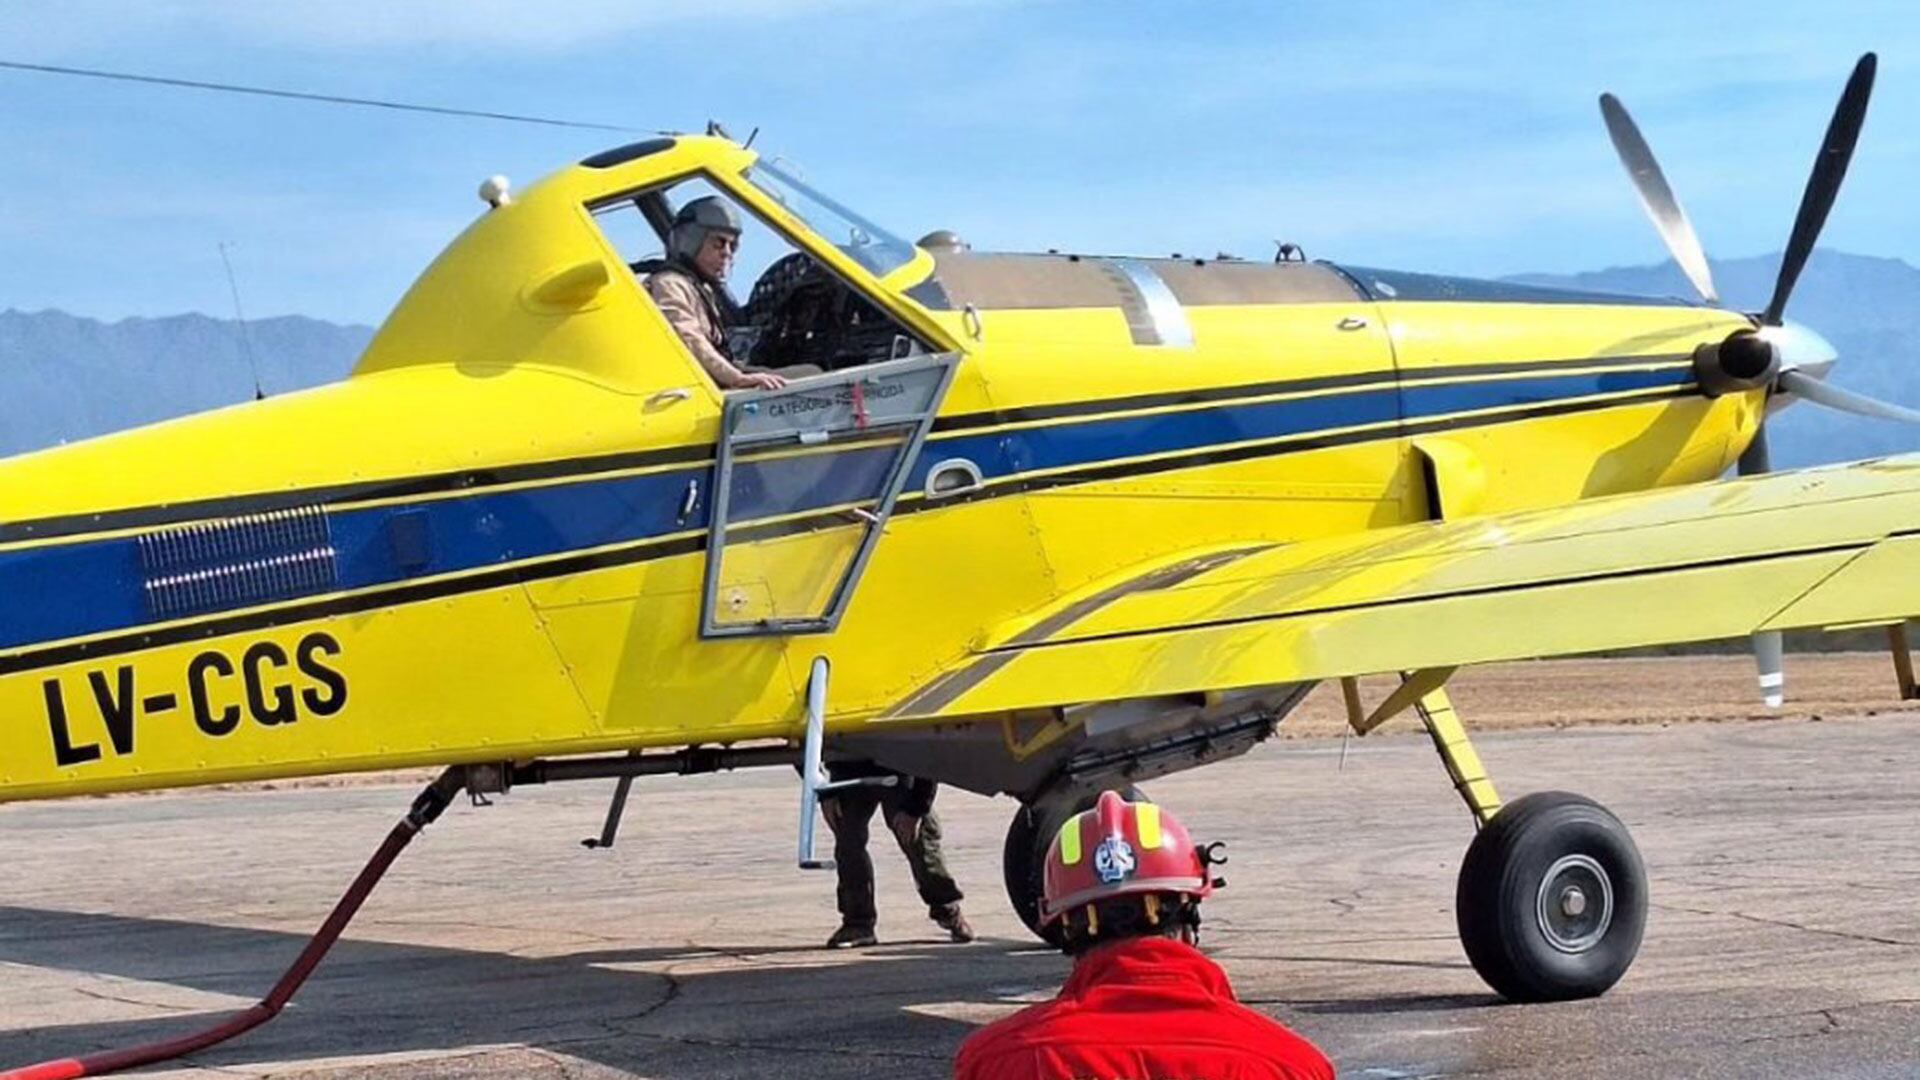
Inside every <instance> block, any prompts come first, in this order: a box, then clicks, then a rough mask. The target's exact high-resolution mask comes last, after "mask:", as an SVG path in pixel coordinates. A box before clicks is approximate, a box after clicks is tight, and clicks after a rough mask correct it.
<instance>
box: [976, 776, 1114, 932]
mask: <svg viewBox="0 0 1920 1080" xmlns="http://www.w3.org/2000/svg"><path fill="white" fill-rule="evenodd" d="M1120 795H1121V797H1122V798H1124V799H1126V800H1127V801H1128V802H1145V801H1147V797H1146V796H1145V795H1143V794H1141V793H1140V789H1139V788H1136V787H1132V786H1128V787H1125V788H1122V789H1120ZM1099 798H1100V793H1099V792H1093V793H1090V794H1087V795H1084V796H1082V797H1080V798H1078V799H1071V800H1067V799H1047V798H1042V799H1039V800H1037V801H1034V802H1023V803H1021V804H1020V809H1019V810H1017V811H1015V812H1014V815H1013V821H1011V822H1010V823H1008V825H1007V839H1006V843H1005V844H1004V845H1003V846H1002V847H1001V849H1000V876H1001V880H1002V881H1003V882H1004V883H1005V884H1006V887H1007V900H1008V902H1009V903H1011V904H1012V905H1013V912H1014V914H1016V915H1018V916H1020V921H1021V922H1023V923H1025V924H1026V926H1027V929H1028V930H1031V931H1033V935H1034V936H1035V937H1037V938H1039V939H1040V940H1041V941H1044V942H1046V943H1047V944H1049V945H1051V946H1053V947H1054V948H1056V949H1058V948H1061V947H1062V946H1064V945H1065V944H1066V940H1065V938H1064V937H1062V935H1061V931H1060V924H1059V923H1057V922H1056V923H1053V924H1052V925H1050V926H1045V927H1043V926H1041V925H1040V896H1041V893H1042V892H1043V891H1044V889H1045V886H1046V861H1047V847H1048V846H1049V845H1050V844H1052V843H1053V836H1054V834H1055V833H1057V832H1059V831H1060V826H1062V825H1064V824H1066V822H1067V818H1069V817H1071V816H1072V815H1074V814H1078V813H1080V812H1081V811H1083V810H1091V809H1092V808H1093V804H1094V803H1095V802H1097V801H1099Z"/></svg>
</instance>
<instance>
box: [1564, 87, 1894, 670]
mask: <svg viewBox="0 0 1920 1080" xmlns="http://www.w3.org/2000/svg"><path fill="white" fill-rule="evenodd" d="M1878 65H1879V61H1878V59H1877V58H1876V57H1875V56H1874V54H1873V53H1867V54H1865V55H1864V56H1862V57H1860V60H1859V62H1858V63H1856V64H1855V65H1854V67H1853V74H1852V75H1851V76H1849V77H1848V78H1847V85H1846V89H1844V90H1842V91H1841V93H1840V101H1839V104H1837V105H1836V106H1834V110H1833V119H1832V120H1831V121H1829V122H1828V124H1827V133H1826V137H1825V138H1824V139H1822V140H1821V143H1820V153H1819V156H1817V157H1816V158H1814V162H1813V172H1812V173H1811V174H1810V175H1809V176H1808V177H1807V188H1806V191H1805V192H1804V193H1803V194H1802V195H1801V196H1800V210H1799V213H1798V214H1797V215H1796V216H1795V217H1794V221H1793V232H1792V233H1791V234H1790V235H1789V237H1788V239H1787V247H1786V250H1785V251H1784V252H1783V253H1782V254H1781V258H1780V273H1779V276H1778V277H1776V278H1775V279H1774V284H1773V297H1772V299H1770V300H1768V301H1767V307H1766V310H1765V311H1763V312H1761V313H1759V314H1758V315H1756V316H1754V328H1753V329H1748V328H1744V327H1743V328H1741V329H1739V330H1736V331H1735V332H1734V333H1733V334H1732V335H1731V336H1729V337H1728V338H1727V339H1726V340H1725V341H1723V342H1720V343H1718V344H1709V345H1703V346H1701V347H1700V349H1699V350H1697V351H1696V352H1695V354H1694V366H1695V369H1696V371H1697V372H1698V373H1699V375H1700V382H1701V385H1702V387H1703V388H1704V389H1705V390H1706V391H1707V393H1708V394H1709V395H1715V394H1720V393H1726V392H1729V391H1734V390H1753V389H1757V388H1760V387H1763V386H1764V387H1766V388H1767V393H1768V396H1769V398H1770V399H1776V398H1777V399H1804V400H1806V401H1811V402H1813V403H1815V404H1817V405H1824V406H1826V407H1827V408H1830V409H1838V410H1840V411H1842V412H1848V413H1854V414H1857V415H1860V416H1871V417H1876V418H1879V419H1883V420H1898V421H1902V422H1905V423H1910V424H1920V412H1916V411H1915V410H1912V409H1908V408H1904V407H1902V406H1899V405H1894V404H1890V403H1888V402H1884V401H1879V400H1876V399H1874V398H1870V397H1867V396H1866V395H1864V394H1856V393H1853V392H1851V391H1848V390H1842V389H1840V388H1839V387H1837V386H1830V385H1828V384H1826V383H1825V382H1822V381H1821V379H1820V376H1822V375H1824V374H1825V371H1826V368H1827V367H1828V366H1829V365H1830V364H1831V363H1832V361H1833V359H1834V356H1835V354H1834V352H1833V347H1832V346H1830V345H1828V344H1827V343H1826V342H1825V341H1824V340H1822V339H1821V338H1820V336H1819V335H1818V334H1815V333H1813V332H1812V331H1810V330H1808V329H1806V328H1805V327H1801V326H1797V325H1794V324H1791V323H1788V322H1787V321H1786V319H1785V313H1786V309H1787V300H1788V298H1789V297H1791V296H1792V295H1793V288H1794V286H1795V285H1796V284H1798V283H1799V280H1800V272H1801V271H1802V270H1804V269H1806V265H1807V259H1808V258H1809V257H1810V256H1811V255H1812V254H1813V247H1814V244H1815V242H1816V241H1818V240H1819V238H1820V230H1821V228H1822V227H1823V226H1825V225H1826V223H1827V215H1828V213H1829V212H1830V211H1832V209H1833V204H1834V201H1835V199H1837V198H1838V197H1839V194H1840V183H1841V181H1842V180H1844V179H1846V175H1847V166H1848V165H1849V164H1850V163H1851V162H1852V161H1853V150H1854V146H1855V145H1856V144H1857V143H1858V142H1859V139H1860V128H1861V126H1862V125H1863V124H1864V123H1865V122H1866V118H1867V102H1868V99H1869V98H1870V97H1871V96H1872V94H1873V78H1874V72H1875V70H1876V69H1877V67H1878ZM1600 115H1601V118H1602V119H1603V120H1605V121H1606V125H1607V135H1608V136H1609V137H1610V138H1611V139H1612V140H1613V148H1614V151H1615V152H1616V153H1617V154H1619V156H1620V163H1621V164H1622V165H1624V166H1626V170H1627V175H1628V177H1630V178H1631V179H1632V181H1633V187H1634V191H1635V192H1636V193H1638V194H1639V196H1640V204H1641V205H1642V206H1643V207H1644V208H1645V209H1646V212H1647V216H1648V217H1649V218H1651V219H1652V220H1653V227H1654V229H1655V230H1656V231H1658V232H1659V234H1660V239H1661V242H1662V243H1664V244H1665V245H1666V248H1667V252H1668V254H1670V255H1672V256H1673V261H1674V263H1675V264H1676V265H1678V266H1679V267H1680V272H1681V273H1683V274H1685V275H1686V277H1687V280H1688V281H1689V282H1690V283H1691V284H1692V285H1693V288H1694V291H1695V292H1696V293H1698V294H1699V295H1700V299H1701V300H1703V301H1705V302H1706V303H1708V304H1716V305H1717V304H1718V303H1719V302H1720V300H1719V294H1718V293H1717V291H1716V290H1715V289H1714V286H1713V275H1712V272H1711V271H1710V269H1709V267H1708V264H1707V258H1706V255H1705V253H1704V252H1703V250H1702V249H1701V246H1700V240H1699V238H1698V237H1697V236H1696V235H1695V234H1694V231H1693V225H1692V224H1691V223H1690V222H1689V221H1688V220H1687V214H1686V211H1685V210H1682V209H1681V207H1680V199H1679V198H1678V197H1677V196H1676V195H1674V193H1673V188H1672V187H1671V186H1669V185H1668V183H1667V178H1666V175H1665V174H1664V173H1662V172H1661V171H1660V163H1659V162H1658V161H1657V160H1655V158H1654V156H1653V150H1652V149H1651V148H1650V147H1649V146H1648V145H1647V141H1646V139H1645V138H1644V137H1642V136H1641V134H1640V129H1639V127H1638V126H1636V125H1635V124H1634V122H1633V117H1631V116H1629V115H1628V114H1627V110H1626V106H1624V105H1622V104H1620V99H1619V98H1616V97H1614V96H1613V95H1612V94H1602V95H1600ZM1769 404H1770V405H1771V400H1770V403H1769ZM1771 469H1772V462H1771V460H1770V457H1769V454H1768V450H1767V430H1766V411H1765V410H1763V411H1762V413H1761V417H1760V422H1759V423H1758V424H1757V425H1756V426H1755V430H1754V433H1753V440H1752V441H1751V442H1750V443H1748V444H1747V448H1746V450H1744V451H1743V452H1742V453H1741V454H1740V460H1739V463H1738V465H1737V466H1736V471H1737V472H1738V473H1739V475H1741V476H1755V475H1759V474H1761V473H1765V472H1769V471H1771ZM1782 652H1783V650H1782V646H1781V640H1780V635H1779V633H1778V632H1775V631H1764V632H1762V633H1758V634H1755V635H1754V636H1753V654H1754V661H1755V664H1756V665H1757V666H1758V668H1759V674H1760V694H1761V697H1762V698H1763V699H1764V700H1765V701H1766V703H1767V705H1768V707H1770V708H1778V707H1779V706H1780V705H1781V704H1783V703H1784V702H1785V700H1786V677H1785V675H1784V673H1783V668H1782V663H1781V659H1782Z"/></svg>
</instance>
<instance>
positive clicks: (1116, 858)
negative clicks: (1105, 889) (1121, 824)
mask: <svg viewBox="0 0 1920 1080" xmlns="http://www.w3.org/2000/svg"><path fill="white" fill-rule="evenodd" d="M1137 865H1138V863H1137V862H1136V860H1135V859H1134V857H1133V848H1132V846H1131V845H1129V844H1128V843H1127V842H1126V840H1125V839H1123V838H1122V837H1119V836H1109V837H1107V838H1106V839H1105V840H1102V841H1100V846H1099V847H1098V848H1097V849H1095V850H1094V853H1093V872H1094V873H1096V874H1099V875H1100V880H1101V881H1103V882H1105V883H1107V884H1108V885H1114V884H1118V883H1119V882H1122V881H1125V880H1126V879H1127V878H1128V877H1129V876H1130V875H1132V873H1133V870H1134V867H1135V866H1137Z"/></svg>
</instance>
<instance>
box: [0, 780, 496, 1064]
mask: <svg viewBox="0 0 1920 1080" xmlns="http://www.w3.org/2000/svg"><path fill="white" fill-rule="evenodd" d="M463 776H464V774H463V773H462V772H461V771H460V770H458V769H448V770H447V771H446V772H443V773H441V774H440V777H439V779H437V780H435V781H434V782H433V783H431V784H429V785H427V788H426V790H425V791H422V792H421V793H420V796H419V797H418V798H416V799H414V800H413V807H412V808H411V809H409V810H408V811H407V816H405V817H403V818H401V819H400V821H399V823H398V824H396V825H394V827H393V831H392V832H390V833H388V834H387V838H386V840H384V841H382V842H381V844H380V848H379V850H378V851H375V852H374V853H373V858H371V859H369V860H367V865H366V866H365V867H364V868H362V869H361V871H360V874H359V876H358V877H356V878H354V879H353V884H352V885H349V886H348V887H347V891H346V893H345V894H343V895H342V896H341V897H340V902H339V903H337V904H335V905H334V906H333V912H332V914H330V915H328V916H327V921H326V922H323V923H321V924H320V929H319V930H317V931H315V932H314V935H313V937H312V939H311V940H309V941H308V942H307V947H306V948H304V949H302V950H300V955H299V957H298V958H296V959H295V960H294V962H293V966H292V967H290V968H288V969H287V972H286V974H284V975H282V976H280V981H279V982H277V983H275V984H274V986H273V990H272V991H271V992H269V993H268V994H267V996H266V997H264V998H262V999H260V1001H259V1002H258V1003H256V1004H255V1005H253V1006H252V1007H250V1008H247V1009H245V1010H242V1011H241V1012H237V1013H235V1014H233V1015H232V1016H229V1017H227V1018H226V1019H225V1020H222V1021H221V1022H220V1023H218V1024H215V1025H214V1026H212V1027H210V1028H207V1029H205V1030H204V1031H199V1032H196V1033H194V1034H192V1035H184V1036H181V1037H180V1038H177V1039H167V1040H165V1041H163V1042H153V1043H147V1044H146V1045H144V1046H134V1047H129V1048H127V1049H125V1050H108V1051H105V1052H103V1053H98V1054H88V1055H87V1056H86V1057H81V1058H62V1059H60V1060H57V1061H43V1062H40V1063H39V1064H37V1065H27V1066H24V1067H22V1068H18V1069H9V1070H8V1071H6V1072H0V1080H71V1078H72V1077H76V1076H101V1075H104V1074H106V1073H112V1072H119V1071H120V1070H122V1069H132V1068H137V1067H139V1066H141V1065H151V1064H153V1063H154V1062H157V1061H171V1060H173V1059H174V1058H177V1057H184V1056H186V1055H187V1054H191V1053H195V1052H196V1051H200V1050H205V1049H206V1048H207V1047H209V1046H215V1045H217V1044H219V1043H223V1042H226V1041H227V1040H228V1039H231V1038H233V1037H234V1036H235V1035H239V1034H242V1033H244V1032H248V1031H252V1030H253V1029H254V1028H257V1027H259V1026H260V1025H261V1024H264V1023H266V1022H267V1021H269V1020H271V1019H273V1018H274V1017H275V1016H278V1015H279V1014H280V1010H281V1009H283V1008H285V1007H286V1004H287V1002H289V1001H291V1000H293V995H294V994H295V993H297V992H299V990H300V984H301V983H304V982H306V981H307V976H308V975H311V974H313V969H314V968H316V967H319V966H320V961H321V959H323V958H324V957H325V956H326V955H327V950H328V949H331V948H333V943H334V941H335V940H337V939H338V938H339V937H340V932H341V931H343V930H345V929H346V928H347V923H349V922H351V921H352V920H353V916H354V914H355V913H356V912H358V911H359V910H360V905H361V904H362V903H364V902H365V901H366V899H367V894H368V893H370V892H372V891H373V887H374V886H375V885H377V884H379V882H380V878H381V877H382V876H383V875H384V874H385V873H386V872H387V867H389V866H391V865H393V860H394V859H395V858H397V857H399V855H400V852H402V851H403V850H405V849H406V846H407V844H408V843H409V842H411V841H412V840H413V838H414V837H415V836H416V835H418V834H419V832H420V830H422V829H424V828H426V827H427V826H428V825H431V824H433V822H434V820H435V819H437V818H439V816H440V814H441V812H442V811H444V810H446V808H447V804H449V803H450V802H452V801H453V797H454V796H455V795H457V794H459V792H460V788H461V787H462V785H463Z"/></svg>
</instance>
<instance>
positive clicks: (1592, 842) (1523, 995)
mask: <svg viewBox="0 0 1920 1080" xmlns="http://www.w3.org/2000/svg"><path fill="white" fill-rule="evenodd" d="M1454 915H1455V917H1456V918H1457V919H1458V920H1459V925H1460V944H1461V945H1463V946H1464V947H1465V948H1466V951H1467V959H1468V960H1470V961H1472V962H1473V969H1474V970H1475V971H1477V972H1479V973H1480V977H1481V978H1483V979H1485V980H1486V981H1487V985H1488V986H1491V987H1493V989H1494V990H1495V991H1497V992H1499V993H1500V995H1501V996H1503V997H1506V998H1508V999H1510V1000H1513V1001H1569V1000H1572V999H1574V998H1585V997H1593V996H1595V995H1598V994H1601V993H1604V992H1606V990H1607V988H1608V987H1610V986H1612V985H1613V984H1614V983H1615V982H1618V981H1619V979H1620V976H1622V975H1624V974H1626V971H1627V968H1628V966H1629V965H1631V964H1632V963H1633V958H1634V956H1635V955H1636V954H1638V953H1639V951H1640V934H1641V931H1642V930H1644V929H1645V928H1646V922H1647V874H1646V868H1645V867H1644V866H1643V865H1642V864H1641V862H1640V852H1639V851H1638V850H1636V849H1635V848H1634V846H1633V838H1632V837H1630V836H1628V835H1627V827H1626V826H1625V825H1622V824H1620V819H1619V818H1616V817H1614V816H1613V815H1612V814H1610V813H1608V812H1607V811H1606V809H1605V808H1603V807H1602V806H1600V804H1599V803H1596V802H1594V801H1593V800H1591V799H1586V798H1582V797H1581V796H1579V795H1569V794H1567V793H1566V792H1563V791H1543V792H1538V793H1536V794H1533V795H1528V796H1526V797H1525V798H1522V799H1519V800H1518V801H1516V802H1513V803H1509V804H1508V805H1507V806H1506V807H1505V808H1503V809H1502V810H1501V811H1500V812H1499V813H1498V814H1495V815H1494V818H1493V821H1492V823H1491V824H1489V825H1488V826H1487V827H1486V828H1484V829H1482V830H1481V831H1480V834H1479V835H1478V836H1475V837H1474V838H1473V843H1472V844H1471V845H1469V846H1468V847H1467V857H1466V858H1465V859H1464V860H1463V861H1462V862H1461V864H1460V888H1459V891H1458V893H1457V894H1456V895H1455V900H1454Z"/></svg>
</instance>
